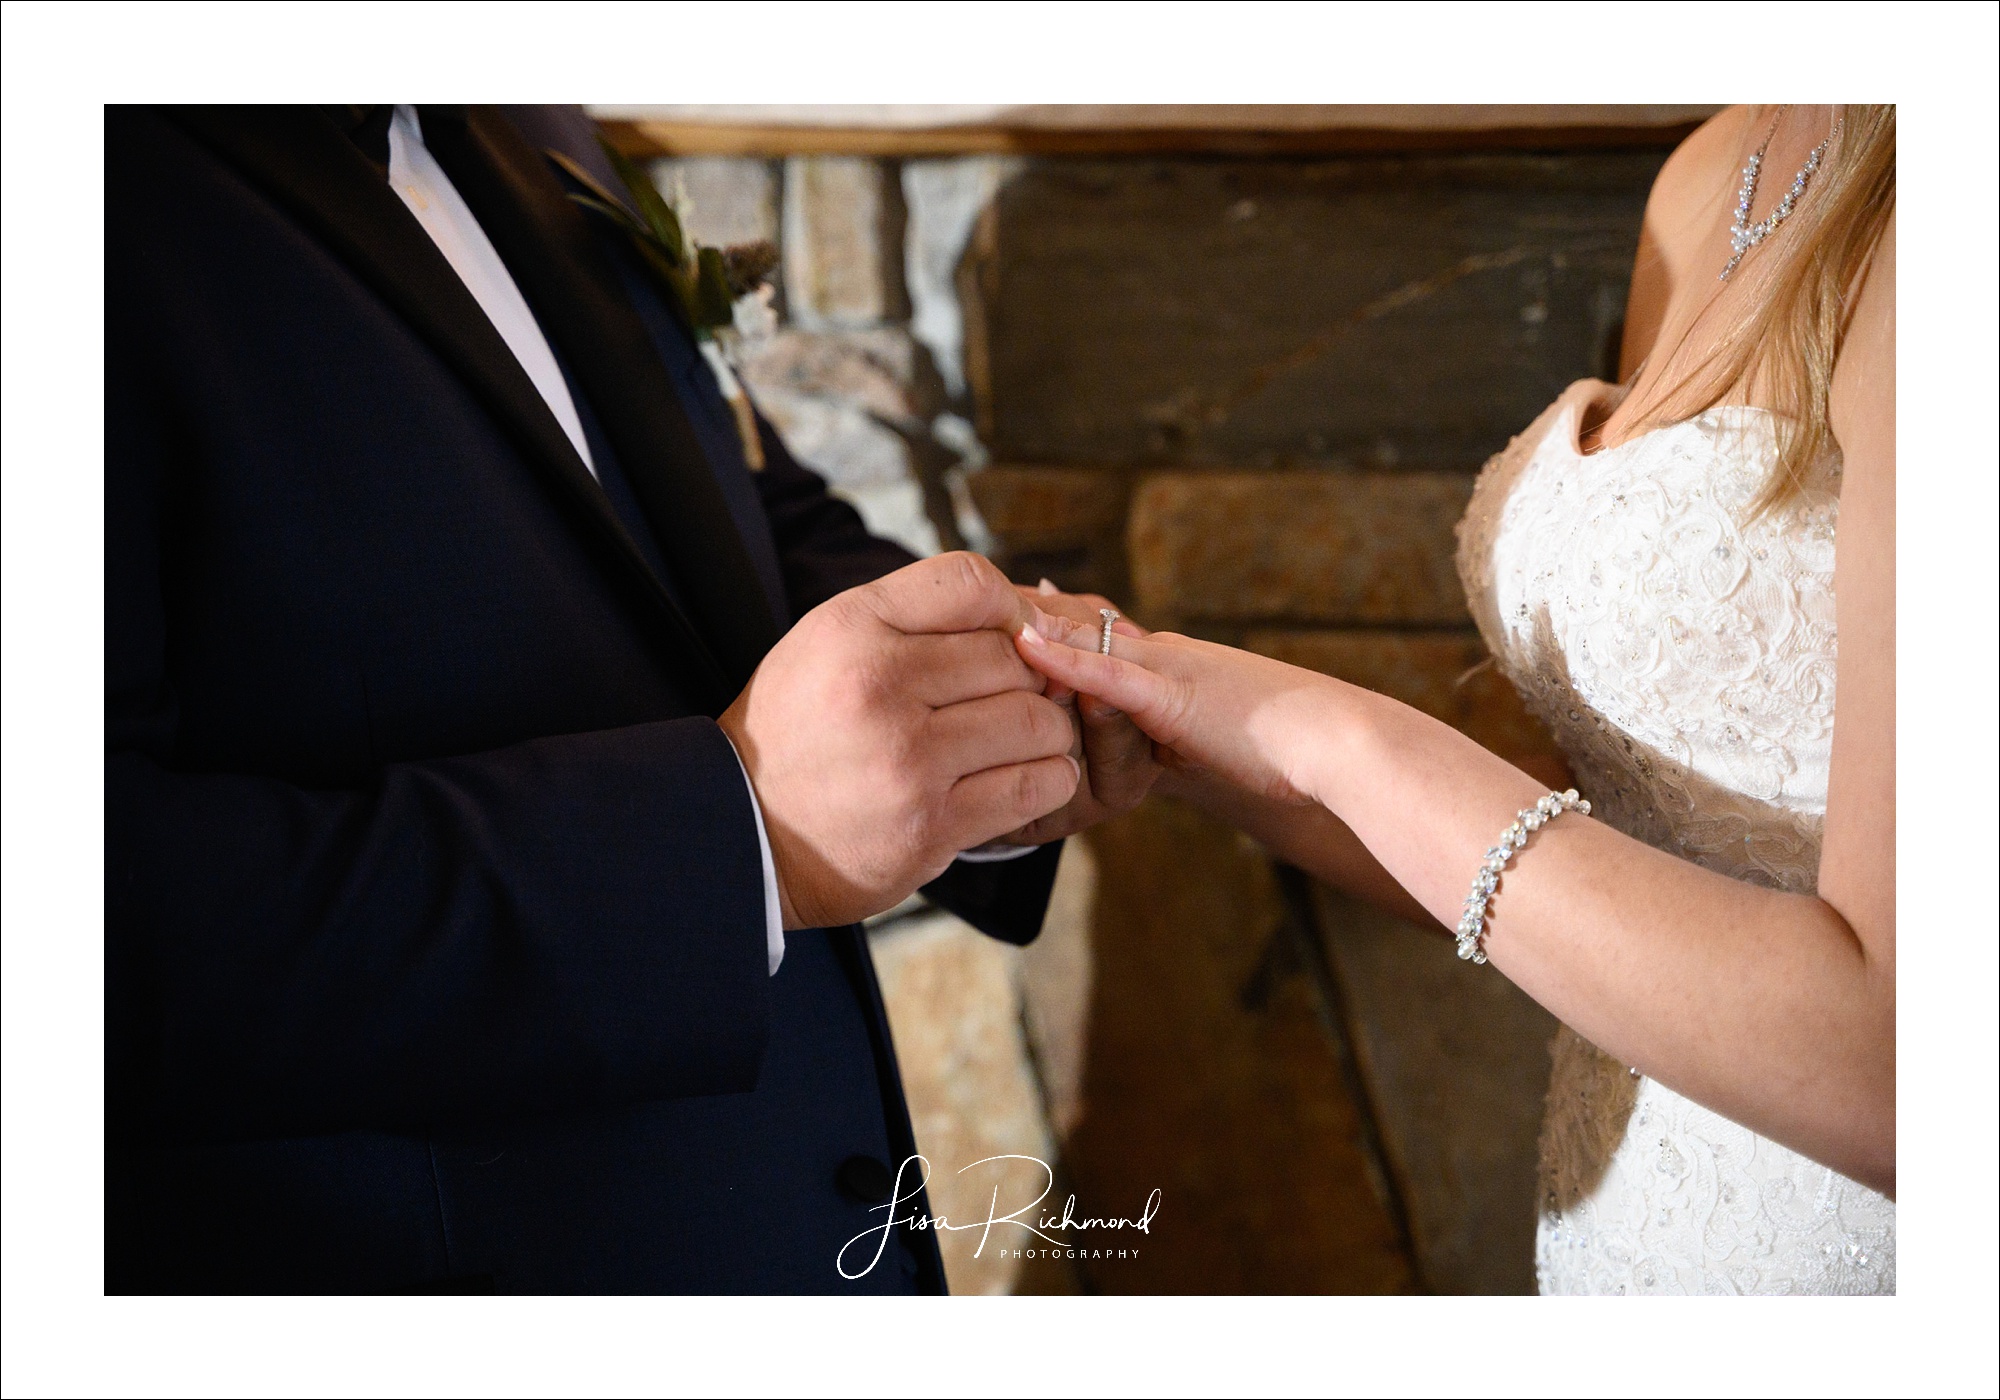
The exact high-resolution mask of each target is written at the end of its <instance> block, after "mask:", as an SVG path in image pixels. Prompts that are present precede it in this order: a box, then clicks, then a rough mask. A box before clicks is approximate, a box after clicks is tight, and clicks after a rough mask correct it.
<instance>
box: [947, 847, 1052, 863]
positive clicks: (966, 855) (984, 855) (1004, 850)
mask: <svg viewBox="0 0 2000 1400" xmlns="http://www.w3.org/2000/svg"><path fill="white" fill-rule="evenodd" d="M1045 844H1046V843H1045ZM1040 849H1041V847H1040V846H975V847H973V848H972V849H971V850H969V851H960V852H959V853H958V858H959V859H960V860H962V861H964V862H965V863H966V864H968V865H993V864H996V863H998V862H1000V861H1003V860H1019V859H1020V858H1021V857H1022V856H1031V855H1033V854H1034V853H1035V852H1036V851H1039V850H1040Z"/></svg>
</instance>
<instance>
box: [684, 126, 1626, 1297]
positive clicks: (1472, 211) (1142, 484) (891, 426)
mask: <svg viewBox="0 0 2000 1400" xmlns="http://www.w3.org/2000/svg"><path fill="white" fill-rule="evenodd" d="M1664 155H1665V151H1664V149H1663V148H1648V149H1597V150H1572V151H1566V152H1565V151H1542V152H1535V153H1523V152H1519V151H1489V152H1485V153H1479V154H1471V153H1462V154H1453V153H1450V152H1448V151H1446V152H1433V153H1428V154H1424V155H1421V156H1415V155H1408V154H1395V153H1389V154H1379V155H1369V156H1346V157H1340V158H1321V157H1311V158H1304V157H1281V156H1274V157H1266V158H1256V159H1218V158H1169V157H1161V156H1157V155H1149V156H1145V157H1132V158H1123V159H1101V158H1091V159H1078V158H1055V157H1030V158H1025V159H1021V158H995V157H968V158H962V159H951V158H940V159H926V160H920V161H918V160H913V161H906V162H897V161H893V160H886V159H882V160H863V159H854V158H844V157H811V158H793V159H789V160H784V161H775V160H774V161H762V160H715V159H703V160H694V159H689V160H680V161H662V162H660V163H659V164H657V165H656V166H655V167H654V173H655V176H656V178H657V179H658V181H659V183H660V185H661V187H662V189H663V190H665V191H666V192H667V193H668V194H669V196H670V197H676V198H679V199H681V200H682V202H683V205H684V212H685V213H687V215H688V222H689V223H690V225H691V227H692V228H693V230H694V232H695V234H696V236H697V237H700V238H702V239H703V240H704V241H708V242H729V241H739V240H740V239H742V238H745V237H752V236H759V237H767V236H773V235H776V236H777V237H778V238H779V239H780V242H781V244H782V247H783V253H784V260H783V286H782V287H781V288H780V289H779V290H778V293H777V295H776V296H775V297H773V298H771V299H770V300H769V302H768V304H764V305H760V306H746V307H744V308H742V309H741V311H740V314H739V325H740V326H741V328H742V334H741V335H740V337H739V343H738V345H737V346H736V349H735V353H736V354H737V357H738V360H739V364H740V365H741V367H742V372H743V376H744V378H745V380H746V382H747V383H748V384H749V386H750V388H751V391H752V393H753V395H755V396H756V398H757V399H758V401H759V402H760V404H761V405H762V406H763V407H764V409H765V411H766V412H767V413H769V414H770V416H771V417H772V418H773V420H774V422H775V423H776V424H777V425H778V427H779V429H780V431H781V432H783V433H784V434H785V435H786V437H787V440H788V441H789V442H790V443H791V445H792V446H793V448H794V450H795V451H797V452H798V454H799V455H800V456H801V457H802V458H803V459H805V460H806V461H807V462H809V463H811V464H812V465H814V466H815V467H817V468H819V469H820V470H822V471H823V472H825V473H826V474H827V475H828V477H829V479H830V480H831V481H832V482H833V483H834V485H835V487H836V489H837V490H839V491H841V492H842V493H843V494H845V495H846V496H848V497H849V498H850V499H852V500H854V501H855V502H856V503H857V505H859V506H860V508H861V509H862V511H863V513H864V515H865V516H866V518H867V519H868V520H869V521H870V523H871V525H873V526H874V527H876V528H877V529H879V530H881V531H883V532H884V533H888V534H892V535H894V536H896V537H898V538H901V539H903V540H905V541H906V542H907V543H909V544H910V545H911V547H912V548H916V549H919V550H922V551H928V550H933V549H936V548H938V547H940V546H955V545H958V544H961V543H968V544H971V545H972V546H974V547H979V548H984V549H986V550H988V551H989V552H990V553H992V554H993V556H994V557H995V558H996V559H997V560H999V561H1000V562H1001V564H1002V565H1003V567H1005V568H1007V569H1008V571H1009V572H1010V574H1011V575H1012V576H1013V577H1015V578H1017V579H1019V580H1021V581H1024V582H1032V581H1033V580H1035V579H1037V578H1040V577H1043V576H1047V577H1050V578H1052V579H1054V580H1055V581H1056V582H1057V583H1059V584H1062V585H1063V586H1065V587H1068V588H1072V589H1088V590H1092V591H1099V592H1103V593H1107V594H1109V595H1110V596H1112V597H1114V598H1117V599H1120V600H1126V601H1127V603H1128V605H1129V608H1130V610H1131V611H1132V613H1133V615H1134V616H1135V617H1137V618H1138V619H1140V620H1141V621H1143V622H1145V623H1146V624H1148V625H1150V626H1155V627H1162V626H1168V627H1174V628H1177V629H1180V630H1184V631H1191V632H1195V633H1197V634H1200V635H1205V636H1210V637H1213V638H1215V639H1217V640H1223V641H1228V642H1231V643H1234V644H1238V645H1243V646H1247V647H1249V648H1251V649H1253V650H1256V651H1260V652H1263V653H1265V654H1267V655H1271V656H1275V657H1279V658H1281V659H1283V660H1286V661H1289V662H1293V663H1294V664H1298V665H1302V666H1308V667H1312V668H1314V669H1317V670H1321V671H1325V672H1328V673H1330V674H1335V675H1339V676H1342V677H1344V678H1346V679H1349V680H1353V681H1355V682H1357V683H1359V684H1363V685H1367V686H1370V687H1372V688H1374V689H1378V690H1382V691H1385V692H1386V693H1388V694H1391V695H1394V696H1396V697H1398V698H1400V699H1403V700H1405V701H1407V702H1408V703H1410V704H1412V705H1415V706H1417V707H1418V708H1420V709H1423V710H1425V711H1426V712H1428V713H1430V714H1433V715H1436V716H1437V717H1439V718H1440V719H1443V720H1444V721H1445V722H1447V723H1450V724H1453V725H1455V726H1457V727H1459V728H1461V729H1463V730H1464V731H1465V732H1467V733H1469V734H1471V735H1472V736H1473V737H1475V738H1477V739H1478V740H1479V741H1480V742H1481V743H1483V744H1485V745H1487V746H1488V747H1489V748H1491V749H1493V750H1495V751H1496V752H1499V753H1501V754H1503V755H1506V756H1508V757H1510V758H1514V759H1516V760H1517V761H1520V762H1522V763H1523V764H1524V765H1525V766H1529V767H1531V768H1539V767H1544V766H1546V765H1547V763H1548V762H1549V759H1550V754H1551V750H1550V745H1549V743H1548V740H1547V738H1546V736H1545V735H1544V734H1542V733H1541V732H1540V730H1539V729H1538V727H1537V726H1536V725H1535V723H1534V722H1533V721H1532V720H1531V719H1530V718H1529V717H1528V716H1527V715H1526V713H1525V712H1524V711H1523V710H1522V708H1521V707H1520V705H1519V703H1518V701H1517V700H1516V698H1515V697H1514V695H1513V693H1512V691H1511V689H1510V688H1509V687H1508V685H1507V684H1506V682H1505V681H1504V680H1502V679H1500V678H1499V677H1498V676H1497V675H1496V674H1495V673H1494V672H1493V670H1492V668H1491V667H1490V666H1486V667H1483V668H1482V665H1481V663H1482V662H1483V661H1484V659H1485V655H1484V651H1483V648H1482V646H1481V644H1480V642H1479V640H1478V637H1477V635H1476V633H1474V632H1473V631H1472V629H1471V627H1470V624H1469V620H1468V618H1467V617H1466V614H1465V609H1464V602H1463V598H1462V594H1461V592H1460V588H1459V584H1458V579H1457V575H1456V571H1455V568H1454V566H1453V562H1452V546H1453V539H1452V525H1453V523H1454V521H1455V520H1456V519H1457V517H1458V514H1459V513H1460V511H1461V510H1462V509H1463V506H1464V502H1465V499H1466V495H1467V493H1468V491H1469V489H1470V485H1471V480H1472V474H1473V472H1474V471H1476V469H1477V468H1478V466H1479V464H1480V463H1481V462H1482V461H1483V460H1484V458H1485V457H1486V456H1487V455H1489V454H1490V453H1491V452H1493V451H1495V450H1496V449H1498V448H1499V447H1501V446H1502V445H1503V444H1504V443H1505V442H1506V440H1507V439H1508V437H1509V436H1510V435H1511V434H1513V433H1514V432H1517V431H1519V430H1520V429H1521V428H1523V427H1525V426H1526V424H1527V423H1528V422H1529V420H1530V419H1532V418H1533V417H1534V416H1535V414H1536V413H1537V412H1539V410H1540V409H1541V408H1542V407H1544V406H1545V405H1546V404H1547V403H1548V402H1549V401H1550V400H1551V399H1553V398H1554V397H1555V395H1556V394H1557V393H1558V392H1559V391H1560V390H1561V389H1562V388H1563V386H1564V385H1566V384H1567V383H1569V382H1570V381H1572V380H1573V379H1576V378H1579V377H1582V376H1585V375H1591V374H1598V375H1610V374H1612V373H1614V365H1613V361H1614V357H1615V352H1616V345H1617V340H1618V334H1619V329H1620V327H1619V317H1620V314H1621V309H1622V306H1623V301H1624V292H1625V283H1626V278H1627V276H1628V273H1629V268H1630V264H1631V259H1632V255H1633V251H1634V247H1635V243H1636V238H1637V231H1638V223H1639V217H1640V214H1641V211H1642V208H1643V205H1644V199H1645V195H1646V191H1647V188H1648V186H1649V184H1650V182H1651V179H1652V176H1653V174H1654V172H1655V171H1656V170H1657V168H1658V166H1659V164H1660V162H1661V160H1662V159H1663V158H1664ZM876 941H877V958H878V964H879V965H880V966H881V967H882V969H883V978H884V984H885V988H886V990H887V993H888V997H889V1004H890V1010H891V1017H892V1021H893V1022H894V1025H895V1031H896V1036H897V1040H898V1044H899V1046H900V1047H901V1052H902V1056H903V1059H904V1067H905V1074H906V1076H907V1077H908V1079H909V1083H910V1090H911V1097H912V1104H913V1112H914V1114H915V1118H916V1121H917V1125H918V1134H919V1139H920V1143H921V1144H922V1145H923V1146H924V1147H925V1150H926V1152H927V1153H929V1154H930V1155H932V1156H933V1157H935V1158H937V1159H938V1160H937V1161H935V1162H934V1171H935V1172H936V1173H937V1175H936V1177H934V1181H935V1182H936V1185H935V1187H934V1189H935V1190H936V1193H937V1196H938V1199H939V1203H940V1205H941V1207H942V1208H944V1209H946V1211H947V1213H954V1212H959V1213H963V1212H966V1211H972V1210H975V1209H976V1211H977V1212H978V1213H982V1214H983V1211H984V1203H985V1194H984V1193H986V1192H988V1191H990V1189H991V1186H992V1183H990V1182H989V1183H984V1184H981V1183H978V1182H970V1181H965V1180H959V1179H952V1180H947V1178H948V1177H950V1176H951V1175H952V1173H954V1172H955V1171H956V1168H958V1167H960V1166H962V1165H964V1164H965V1162H964V1161H961V1160H959V1159H961V1158H964V1159H967V1160H972V1158H971V1157H968V1154H973V1155H974V1156H975V1157H976V1156H984V1155H991V1153H992V1152H994V1151H998V1150H1004V1151H1006V1152H1012V1153H1019V1154H1026V1155H1036V1154H1046V1155H1047V1157H1048V1159H1049V1160H1051V1161H1052V1162H1054V1163H1055V1167H1056V1170H1057V1172H1058V1174H1059V1177H1060V1186H1061V1190H1062V1191H1063V1192H1071V1191H1073V1192H1074V1193H1075V1194H1076V1196H1077V1198H1078V1203H1079V1205H1080V1206H1082V1207H1084V1208H1087V1209H1090V1210H1094V1211H1098V1212H1117V1213H1131V1212H1133V1211H1135V1210H1136V1209H1137V1208H1138V1206H1139V1205H1140V1204H1141V1203H1142V1202H1143V1201H1144V1199H1145V1198H1146V1196H1147V1194H1148V1193H1149V1192H1151V1191H1152V1190H1154V1189H1155V1188H1157V1189H1159V1190H1160V1192H1161V1193H1162V1195H1161V1210H1160V1215H1159V1217H1158V1220H1157V1221H1156V1222H1155V1224H1154V1227H1153V1230H1152V1232H1151V1233H1150V1235H1149V1236H1148V1237H1147V1238H1146V1239H1145V1241H1144V1245H1143V1248H1141V1249H1140V1250H1139V1251H1138V1253H1137V1257H1134V1258H1128V1259H1125V1260H1114V1261H1111V1262H1103V1263H1100V1262H1095V1261H1064V1262H1061V1263H1057V1264H1048V1263H1043V1262H1036V1261H1028V1262H1026V1263H1022V1262H1017V1261H1014V1260H1012V1259H1009V1258H999V1259H996V1258H993V1257H987V1256H982V1257H980V1258H973V1257H972V1248H973V1241H971V1240H961V1239H959V1238H958V1237H956V1236H954V1237H953V1238H951V1239H949V1240H948V1241H947V1243H946V1250H947V1267H948V1269H949V1270H950V1272H951V1277H952V1280H953V1284H954V1287H955V1288H958V1289H960V1290H961V1291H981V1292H1004V1291H1010V1290H1012V1291H1044V1290H1049V1289H1056V1290H1065V1291H1077V1290H1080V1291H1106V1292H1126V1291H1155V1292H1180V1291H1189V1292H1211V1291H1221V1292H1229V1291H1247V1292H1266V1291H1283V1292H1294V1291H1330V1292H1348V1291H1413V1290H1415V1291H1422V1290H1432V1291H1449V1292H1508V1291H1525V1290H1527V1289H1529V1288H1531V1287H1532V1283H1533V1280H1532V1273H1531V1264H1530V1244H1531V1240H1532V1231H1533V1196H1532V1192H1533V1157H1534V1138H1535V1131H1536V1125H1537V1122H1538V1119H1539V1113H1540V1100H1541V1094H1542V1090H1543V1086H1544V1084H1545V1082H1546V1078H1547V1059H1546V1052H1545V1045H1546V1042H1547V1039H1548V1036H1549V1033H1550V1031H1551V1029H1552V1026H1551V1023H1550V1021H1549V1019H1548V1017H1547V1016H1546V1015H1545V1014H1544V1013H1543V1012H1541V1011H1540V1010H1539V1008H1537V1007H1535V1006H1534V1005H1533V1004H1532V1003H1530V1002H1528V1001H1527V1000H1526V999H1525V998H1524V997H1522V996H1520V994H1518V993H1517V992H1515V991H1514V990H1513V989H1512V987H1511V986H1510V985H1509V984H1508V983H1507V982H1505V980H1504V979H1502V978H1500V977H1499V976H1498V974H1495V973H1493V972H1492V971H1491V970H1490V969H1476V970H1475V969H1470V968H1467V967H1464V966H1463V965H1461V964H1459V963H1458V962H1457V960H1456V959H1455V958H1453V957H1452V955H1451V950H1450V946H1449V944H1448V942H1446V941H1445V940H1444V939H1443V938H1442V937H1440V936H1436V935H1434V934H1432V933H1426V932H1424V931H1421V930H1418V929H1415V928H1411V927H1408V926H1406V925H1402V924H1399V923H1398V922H1396V921H1395V920H1392V919H1387V918H1384V917H1383V916H1381V915H1378V914H1375V913H1373V912H1371V911H1367V910H1364V909H1362V908H1360V907H1358V906H1356V905H1354V904H1352V903H1351V902H1349V901H1346V900H1344V899H1343V898H1341V897H1339V896H1337V895H1334V894H1333V893H1332V892H1330V891H1326V890H1320V889H1315V888H1314V887H1313V886H1312V885H1311V883H1310V882H1309V881H1307V880H1305V879H1304V878H1303V877H1302V876H1300V875H1299V874H1298V873H1297V872H1295V871H1290V870H1287V869H1284V868H1282V867H1278V866H1275V865H1274V864H1273V862H1272V861H1271V860H1270V858H1269V857H1268V856H1267V855H1266V854H1265V853H1264V852H1262V851H1261V850H1260V849H1258V848H1257V847H1255V846H1253V845H1251V844H1250V843H1248V842H1246V841H1244V840H1243V839H1242V838H1240V837H1237V836H1236V835H1235V834H1233V833H1232V832H1230V831H1228V830H1227V829H1226V828H1223V827H1221V826H1219V825H1218V824H1216V823H1214V822H1212V821H1210V820H1208V819H1207V818H1205V817H1203V816H1202V815H1200V814H1198V813H1196V812H1194V811H1192V810H1189V809H1187V808H1184V807H1181V806H1178V805H1176V804H1174V803H1171V802H1168V801H1165V800H1154V801H1151V802H1148V803H1147V804H1146V805H1145V806H1143V807H1142V808H1141V809H1140V810H1138V811H1137V812H1134V813H1132V814H1131V815H1129V816H1127V817H1125V818H1123V819H1121V820H1119V821H1117V822H1113V823H1110V824H1107V826H1106V827H1104V828H1102V829H1100V830H1099V831H1097V832H1095V833H1093V834H1092V835H1091V836H1090V837H1089V838H1087V839H1085V840H1081V841H1076V842H1072V843H1071V850H1070V852H1069V854H1068V856H1067V857H1066V859H1065V862H1064V867H1063V876H1062V880H1061V882H1060V885H1059V890H1058V900H1057V908H1056V910H1055V912H1054V914H1053V915H1052V918H1051V925H1050V929H1049V933H1048V935H1047V936H1045V939H1044V940H1043V942H1042V943H1040V944H1038V945H1037V946H1036V947H1035V948H1033V949H1031V950H1029V951H1028V952H1027V953H1026V954H1022V953H1018V952H1014V951H1012V950H1004V949H999V948H997V947H995V946H993V945H990V944H987V943H985V942H984V941H983V940H981V939H979V937H978V935H976V934H974V933H972V932H971V931H970V930H967V929H965V928H964V927H963V926H962V925H956V924H954V923H953V922H952V921H950V920H948V919H945V918H943V917H942V916H937V915H930V916H920V917H918V918H917V919H915V920H912V919H910V918H903V919H899V920H896V921H893V922H891V923H887V924H885V925H884V926H883V927H882V928H881V929H880V930H879V931H878V933H877V934H876ZM1010 1243H1016V1242H1010Z"/></svg>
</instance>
